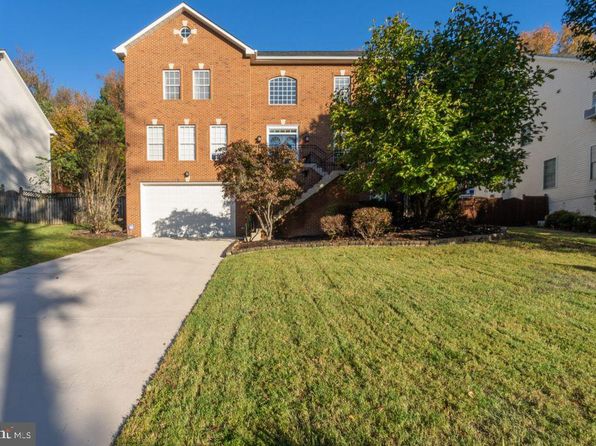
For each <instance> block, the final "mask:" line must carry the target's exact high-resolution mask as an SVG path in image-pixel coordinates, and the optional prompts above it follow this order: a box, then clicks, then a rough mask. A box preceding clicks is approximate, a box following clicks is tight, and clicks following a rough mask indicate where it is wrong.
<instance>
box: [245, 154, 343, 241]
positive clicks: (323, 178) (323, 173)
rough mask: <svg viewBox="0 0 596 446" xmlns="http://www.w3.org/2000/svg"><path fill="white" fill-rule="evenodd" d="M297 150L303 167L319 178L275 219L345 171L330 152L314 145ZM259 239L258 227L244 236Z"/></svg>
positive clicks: (323, 187)
mask: <svg viewBox="0 0 596 446" xmlns="http://www.w3.org/2000/svg"><path fill="white" fill-rule="evenodd" d="M299 150H300V152H299V156H300V159H301V160H302V161H303V163H304V169H311V170H312V171H313V172H316V174H317V175H318V176H320V179H319V180H318V181H317V182H316V183H315V184H313V185H312V186H310V187H308V188H307V189H306V190H305V191H304V192H303V193H302V195H300V196H299V197H298V198H297V199H296V200H295V201H294V202H293V203H292V204H290V205H288V206H286V207H285V208H283V209H282V210H280V211H279V212H278V213H277V214H276V215H275V217H274V218H275V221H279V220H280V219H281V218H283V217H284V216H286V215H287V214H288V213H289V212H291V211H292V210H293V209H296V208H297V207H298V206H300V205H301V204H302V203H304V202H305V201H306V200H308V199H309V198H311V197H312V196H313V195H315V194H317V193H318V192H320V191H322V190H323V189H325V187H327V185H329V184H330V183H331V182H333V181H334V180H335V179H337V178H338V177H340V176H342V175H343V174H344V173H345V170H343V168H342V166H340V165H338V164H337V163H336V161H335V157H334V155H333V154H332V153H329V152H328V151H326V150H323V149H321V148H320V147H318V146H316V145H302V146H300V148H299ZM260 239H261V229H260V228H255V229H254V230H252V231H251V232H250V233H249V234H248V235H247V236H246V237H245V240H247V241H257V240H260Z"/></svg>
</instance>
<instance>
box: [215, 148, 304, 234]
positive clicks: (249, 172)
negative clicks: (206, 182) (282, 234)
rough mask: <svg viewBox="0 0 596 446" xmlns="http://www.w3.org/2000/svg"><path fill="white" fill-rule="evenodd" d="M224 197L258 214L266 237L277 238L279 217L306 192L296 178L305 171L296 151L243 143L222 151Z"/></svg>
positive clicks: (219, 171) (218, 162)
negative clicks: (275, 232)
mask: <svg viewBox="0 0 596 446" xmlns="http://www.w3.org/2000/svg"><path fill="white" fill-rule="evenodd" d="M215 166H216V168H217V178H218V180H219V181H221V182H222V185H223V190H224V195H225V197H226V198H229V199H236V200H239V201H240V202H242V204H243V205H244V206H246V207H247V209H248V211H249V212H250V213H252V214H253V215H255V217H256V218H257V220H258V221H259V224H260V226H261V229H262V230H263V232H264V233H265V238H266V239H267V240H270V239H272V238H273V228H274V224H275V220H276V218H275V215H276V212H277V211H279V210H280V209H281V208H283V207H284V206H286V205H288V204H290V203H291V202H293V201H294V200H295V199H296V198H297V197H298V196H299V195H300V193H301V192H302V189H301V188H300V186H299V185H298V183H297V182H296V180H295V178H296V175H297V174H298V172H300V170H301V169H302V163H301V162H300V161H298V158H297V157H296V152H295V151H294V150H292V149H290V148H287V147H285V146H281V147H268V146H266V145H265V144H258V145H255V144H250V143H249V142H248V141H245V140H242V141H237V142H234V143H232V144H230V145H228V146H227V147H226V148H225V149H224V150H222V151H220V154H219V156H218V157H217V159H216V161H215Z"/></svg>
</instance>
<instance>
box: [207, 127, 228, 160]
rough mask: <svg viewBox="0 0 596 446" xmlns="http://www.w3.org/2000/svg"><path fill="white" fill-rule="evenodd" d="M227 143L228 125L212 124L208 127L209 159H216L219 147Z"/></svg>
mask: <svg viewBox="0 0 596 446" xmlns="http://www.w3.org/2000/svg"><path fill="white" fill-rule="evenodd" d="M227 145H228V126H227V125H225V124H224V125H212V126H210V127H209V153H210V154H211V159H212V160H215V159H217V157H218V155H219V154H220V149H222V148H225V147H226V146H227Z"/></svg>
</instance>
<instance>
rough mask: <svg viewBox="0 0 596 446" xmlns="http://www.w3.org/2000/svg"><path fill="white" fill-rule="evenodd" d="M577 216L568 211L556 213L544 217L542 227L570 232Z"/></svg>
mask: <svg viewBox="0 0 596 446" xmlns="http://www.w3.org/2000/svg"><path fill="white" fill-rule="evenodd" d="M577 216H578V214H576V213H574V212H569V211H556V212H553V213H552V214H548V215H547V216H546V220H545V222H544V225H545V226H547V227H549V228H554V229H564V230H567V231H570V230H571V229H573V226H574V225H575V219H576V218H577Z"/></svg>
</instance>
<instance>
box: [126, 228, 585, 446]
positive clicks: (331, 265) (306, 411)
mask: <svg viewBox="0 0 596 446" xmlns="http://www.w3.org/2000/svg"><path fill="white" fill-rule="evenodd" d="M512 233H513V236H512V238H511V239H509V240H505V241H501V242H499V243H481V244H465V245H448V246H436V247H427V248H409V247H383V248H362V247H341V248H315V249H285V250H283V249H282V250H272V251H262V252H255V253H247V254H242V255H238V256H233V257H231V258H226V259H225V260H224V261H223V262H222V263H221V265H220V267H219V268H218V270H217V272H216V273H215V276H214V277H213V279H212V281H211V282H210V283H209V285H208V287H207V289H206V291H205V293H204V294H203V296H202V297H201V299H200V300H199V302H198V304H197V305H196V307H195V308H194V309H193V311H192V312H191V314H190V315H189V317H188V319H187V321H186V323H185V324H184V326H183V328H182V330H181V332H180V334H179V336H178V338H177V339H176V341H175V342H174V344H173V345H172V347H171V349H170V350H169V351H168V353H167V354H166V356H165V358H164V361H163V363H162V364H161V366H160V368H159V370H158V371H157V373H156V375H155V376H154V378H153V379H152V380H151V381H150V383H149V384H148V386H147V388H146V390H145V393H144V395H143V397H142V399H141V401H140V403H139V404H138V406H137V407H136V408H135V409H134V410H133V413H132V415H131V416H130V418H129V419H128V420H127V421H126V423H125V425H124V426H123V429H122V432H121V434H120V436H119V437H118V439H117V442H116V443H117V444H118V445H153V444H159V445H190V444H193V445H203V444H264V445H274V444H286V445H301V444H309V445H315V444H342V445H343V444H345V445H360V444H402V443H405V444H437V445H444V444H479V443H482V444H519V443H529V444H540V443H542V444H586V445H587V444H594V442H596V424H595V415H596V375H595V374H596V336H595V334H596V274H595V272H596V238H594V237H589V236H579V235H576V234H567V233H561V232H554V231H546V230H544V231H542V230H534V229H523V230H514V231H512Z"/></svg>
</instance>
